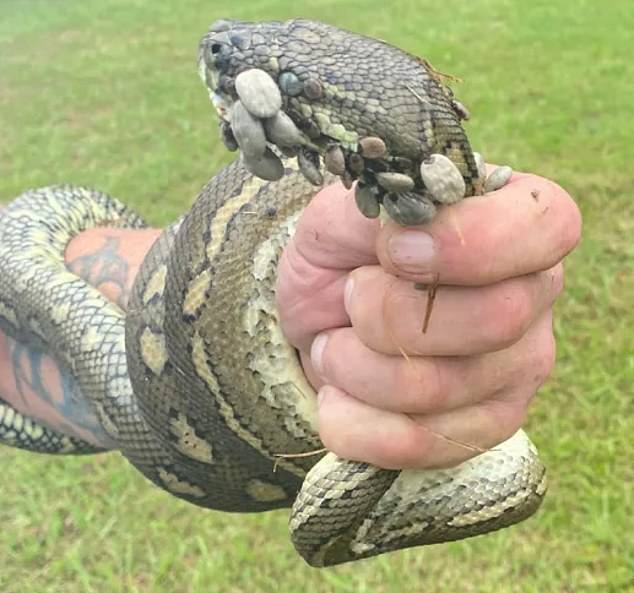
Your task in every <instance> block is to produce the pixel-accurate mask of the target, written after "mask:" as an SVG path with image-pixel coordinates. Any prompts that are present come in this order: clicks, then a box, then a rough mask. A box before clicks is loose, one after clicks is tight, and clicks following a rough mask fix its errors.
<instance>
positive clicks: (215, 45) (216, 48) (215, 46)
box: [210, 43, 222, 54]
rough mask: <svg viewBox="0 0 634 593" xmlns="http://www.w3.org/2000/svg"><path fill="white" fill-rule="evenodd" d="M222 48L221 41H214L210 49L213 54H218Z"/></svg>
mask: <svg viewBox="0 0 634 593" xmlns="http://www.w3.org/2000/svg"><path fill="white" fill-rule="evenodd" d="M221 49H222V45H220V44H219V43H213V44H212V46H211V48H210V51H211V53H212V54H218V53H220V50H221Z"/></svg>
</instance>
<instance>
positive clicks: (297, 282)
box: [275, 183, 379, 350]
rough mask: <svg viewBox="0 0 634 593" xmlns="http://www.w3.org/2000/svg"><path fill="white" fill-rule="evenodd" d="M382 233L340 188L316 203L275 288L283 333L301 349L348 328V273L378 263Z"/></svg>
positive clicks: (284, 258)
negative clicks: (377, 248)
mask: <svg viewBox="0 0 634 593" xmlns="http://www.w3.org/2000/svg"><path fill="white" fill-rule="evenodd" d="M378 229H379V224H378V221H376V220H369V219H367V218H365V217H364V216H362V215H361V213H360V212H359V211H358V209H357V207H356V204H355V202H354V197H353V196H352V192H349V191H347V190H345V188H344V187H343V186H342V185H341V184H338V183H337V184H334V185H331V186H328V187H326V188H325V189H323V190H322V191H320V192H319V193H318V194H317V195H316V196H315V197H314V198H313V199H312V200H311V202H310V204H309V205H308V206H307V208H306V210H305V211H304V212H303V214H302V216H301V218H300V220H299V223H298V226H297V229H296V231H295V234H294V236H293V238H292V239H291V241H290V243H289V244H288V245H287V247H286V249H285V250H284V252H283V253H282V256H281V258H280V263H279V266H278V274H277V283H276V288H275V298H276V304H277V310H278V312H279V315H280V323H281V326H282V330H283V331H284V334H285V335H286V337H287V339H288V340H289V342H290V343H291V344H293V345H294V346H295V347H296V348H299V349H300V350H306V349H309V348H310V344H311V343H312V341H313V338H314V336H315V334H317V333H319V332H321V331H323V330H325V329H328V328H333V327H340V326H342V325H348V324H349V319H348V315H347V313H346V311H345V309H344V307H343V290H344V286H345V281H346V277H347V273H348V270H349V269H351V268H355V267H358V266H360V265H367V264H373V263H377V262H378V259H377V257H376V252H375V241H376V235H377V233H378Z"/></svg>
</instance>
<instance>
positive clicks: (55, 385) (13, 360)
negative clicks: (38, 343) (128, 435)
mask: <svg viewBox="0 0 634 593" xmlns="http://www.w3.org/2000/svg"><path fill="white" fill-rule="evenodd" d="M7 346H8V348H7V353H8V358H9V360H8V364H7V368H8V371H9V373H8V374H9V377H8V378H5V380H3V383H6V384H7V385H8V387H7V386H6V385H5V387H4V388H3V389H2V392H3V393H2V395H3V398H4V399H5V400H6V401H7V402H8V403H10V404H11V405H12V406H13V407H14V408H16V409H17V410H19V411H20V412H22V413H24V414H27V415H29V416H31V417H32V418H33V419H35V420H39V421H40V422H42V423H43V424H46V425H47V426H49V427H50V428H52V429H54V430H56V431H58V432H61V433H64V434H67V435H70V436H74V437H77V438H80V439H83V440H85V441H87V442H89V443H91V444H93V445H97V446H101V447H105V448H108V447H112V446H113V443H112V441H111V440H110V438H109V437H108V435H107V434H106V433H105V431H104V429H103V428H102V427H101V423H100V422H99V419H98V418H97V415H96V413H95V411H94V410H93V408H92V406H91V405H90V404H89V402H88V401H87V400H86V398H85V397H84V396H83V394H82V393H81V390H80V389H79V386H78V385H77V383H76V382H75V380H74V379H73V378H72V376H71V375H70V373H68V372H67V371H66V370H65V369H63V368H61V367H60V366H59V365H57V363H56V362H55V361H54V360H53V359H52V358H50V357H49V356H47V355H45V354H43V353H42V352H40V351H38V350H35V349H32V348H30V347H27V346H25V345H23V344H21V343H20V342H16V341H14V340H12V339H10V338H8V339H7ZM6 379H8V381H7V380H6Z"/></svg>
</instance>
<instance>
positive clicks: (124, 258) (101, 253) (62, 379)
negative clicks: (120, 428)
mask: <svg viewBox="0 0 634 593" xmlns="http://www.w3.org/2000/svg"><path fill="white" fill-rule="evenodd" d="M159 233H160V231H159V230H158V229H146V230H126V229H111V228H100V229H93V230H90V231H86V232H84V233H81V234H80V235H78V236H77V237H75V238H74V239H73V240H72V241H71V242H70V244H69V245H68V248H67V250H66V256H65V258H66V263H67V266H68V268H69V269H70V270H71V271H73V272H75V273H76V274H77V275H78V276H80V277H82V278H84V279H85V280H86V281H87V282H89V283H90V284H92V285H93V286H96V287H97V288H98V289H99V290H100V291H101V292H102V293H103V294H104V295H105V296H106V297H107V298H109V299H110V300H112V301H115V302H116V303H118V304H119V305H120V306H121V307H123V308H125V307H126V305H127V301H128V297H129V294H130V289H131V287H132V283H133V282H134V278H135V276H136V273H137V271H138V268H139V266H140V264H141V262H142V261H143V258H144V257H145V255H146V253H147V251H148V250H149V248H150V246H151V245H152V243H153V242H154V241H155V239H156V238H157V237H158V235H159ZM0 398H1V399H3V400H4V401H6V402H7V403H9V404H10V405H11V406H12V407H13V408H15V409H16V410H18V411H19V412H21V413H24V414H27V415H29V416H30V417H31V418H33V419H35V420H38V421H40V422H42V423H43V424H45V425H47V426H49V427H50V428H52V429H55V430H57V431H59V432H62V433H64V434H67V435H70V436H75V437H78V438H81V439H83V440H86V441H88V442H90V443H92V444H94V445H97V446H103V447H112V446H113V443H111V442H110V440H109V439H108V437H107V435H106V434H105V432H104V431H103V429H102V428H101V425H100V423H99V421H98V419H97V417H96V415H95V413H94V410H93V407H92V406H91V404H90V402H89V401H88V400H87V399H86V397H85V394H83V393H82V392H81V390H80V388H79V386H78V385H77V384H76V383H75V381H74V379H73V377H72V375H71V374H70V373H69V372H67V371H66V369H64V368H63V367H62V366H61V365H60V364H59V363H58V362H57V361H56V360H55V358H54V357H53V356H49V354H48V353H42V352H40V351H38V350H35V349H33V348H30V347H29V346H28V345H24V344H21V343H19V342H16V341H15V340H13V339H12V338H10V337H9V336H7V335H6V334H4V333H3V332H2V331H0Z"/></svg>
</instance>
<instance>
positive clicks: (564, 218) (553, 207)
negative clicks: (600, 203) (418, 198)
mask: <svg viewBox="0 0 634 593" xmlns="http://www.w3.org/2000/svg"><path fill="white" fill-rule="evenodd" d="M580 232H581V217H580V214H579V210H578V208H577V206H576V205H575V203H574V202H573V201H572V199H571V198H570V196H569V195H568V194H567V193H566V192H565V191H564V190H563V189H562V188H561V187H559V186H558V185H556V184H555V183H553V182H551V181H549V180H547V179H544V178H541V177H537V176H535V175H527V174H515V175H514V176H513V177H512V178H511V180H510V182H509V183H508V184H507V185H506V186H504V187H503V188H502V189H500V190H498V191H495V192H492V193H489V194H486V195H484V196H480V197H474V198H469V199H466V200H463V201H461V202H459V203H458V204H455V205H453V206H451V207H447V208H442V209H441V210H440V212H439V213H438V215H437V216H436V218H435V219H434V220H433V221H432V222H431V223H430V224H427V225H423V226H419V227H410V228H403V227H399V226H398V225H396V224H393V223H388V224H386V225H385V227H383V228H382V229H381V231H380V232H379V235H378V238H377V252H378V256H379V259H380V261H381V265H382V266H383V267H384V268H385V269H386V270H387V271H388V272H390V273H392V274H394V275H398V276H401V277H403V278H408V279H411V280H414V281H417V282H425V283H431V282H433V281H434V280H435V279H437V278H439V280H440V282H441V283H442V284H460V285H482V284H489V283H491V282H497V281H499V280H502V279H505V278H511V277H513V276H519V275H523V274H529V273H532V272H536V271H541V270H546V269H548V268H551V267H552V266H554V265H555V263H557V262H558V261H560V260H561V259H562V258H563V257H564V256H565V255H566V254H568V253H569V252H570V251H571V250H572V249H573V248H574V246H575V245H576V244H577V242H578V241H579V237H580Z"/></svg>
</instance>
